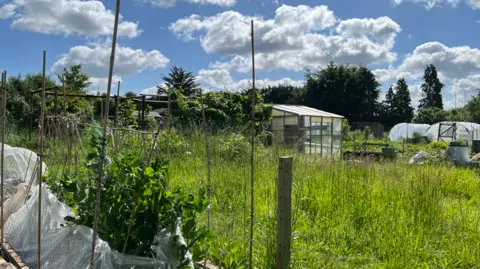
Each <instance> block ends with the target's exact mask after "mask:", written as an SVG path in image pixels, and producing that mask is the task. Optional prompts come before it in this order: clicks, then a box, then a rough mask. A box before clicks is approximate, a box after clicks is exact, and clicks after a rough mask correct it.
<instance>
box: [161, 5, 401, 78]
mask: <svg viewBox="0 0 480 269" xmlns="http://www.w3.org/2000/svg"><path fill="white" fill-rule="evenodd" d="M251 20H254V21H255V51H256V55H255V57H256V60H255V64H256V67H257V69H258V70H271V69H276V68H282V69H288V70H296V71H300V70H303V69H304V68H318V67H321V66H322V65H324V64H326V63H328V62H330V61H335V62H337V63H350V64H364V65H368V64H371V63H384V62H392V61H393V60H395V58H396V54H395V53H393V52H392V51H391V49H392V48H393V45H394V43H395V38H396V36H397V34H398V33H399V32H400V31H401V28H400V26H399V25H398V24H397V23H396V22H394V21H393V20H391V19H390V18H388V17H380V18H376V19H350V20H344V21H339V20H338V19H337V18H336V17H335V15H334V14H333V12H332V11H331V10H329V9H328V7H327V6H316V7H308V6H303V5H300V6H287V5H282V6H280V7H279V8H278V9H277V10H276V13H275V17H274V18H273V19H269V20H266V19H264V18H262V17H249V16H244V15H242V14H240V13H238V12H235V11H227V12H223V13H220V14H217V15H215V16H212V17H201V16H199V15H191V16H190V17H187V18H183V19H180V20H178V21H176V22H175V23H172V24H171V25H170V30H171V31H172V32H173V33H174V34H175V35H177V36H178V37H179V38H182V39H183V40H185V41H191V40H194V39H198V40H199V41H200V44H201V46H202V48H203V49H204V50H205V51H206V52H207V53H217V54H220V55H222V56H231V57H233V58H231V59H230V61H227V62H215V63H213V64H211V66H210V67H211V68H213V69H228V70H236V71H240V72H246V71H247V70H249V68H250V63H251V60H250V55H249V53H250V51H251V43H250V42H251V41H250V21H251ZM335 26H336V27H335ZM234 55H235V56H234Z"/></svg>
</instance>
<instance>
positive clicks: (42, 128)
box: [37, 50, 47, 269]
mask: <svg viewBox="0 0 480 269" xmlns="http://www.w3.org/2000/svg"><path fill="white" fill-rule="evenodd" d="M46 62H47V52H46V51H45V50H44V51H43V71H42V97H41V98H42V100H41V108H40V123H39V128H38V131H39V137H38V148H39V149H38V150H39V154H38V157H39V158H38V159H39V164H38V166H37V168H38V170H37V181H38V223H37V268H39V269H40V254H41V243H40V239H41V232H42V231H41V228H42V170H43V157H44V156H43V146H44V145H43V139H44V135H45V69H46V67H45V66H46Z"/></svg>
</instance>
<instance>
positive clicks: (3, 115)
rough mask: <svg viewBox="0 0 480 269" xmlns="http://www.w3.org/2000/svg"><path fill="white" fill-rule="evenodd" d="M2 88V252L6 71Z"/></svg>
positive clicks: (0, 220) (0, 240)
mask: <svg viewBox="0 0 480 269" xmlns="http://www.w3.org/2000/svg"><path fill="white" fill-rule="evenodd" d="M2 88H3V92H2V94H3V95H2V106H1V107H2V133H1V135H2V154H1V156H0V158H2V159H1V173H2V174H1V176H2V179H1V180H2V182H1V183H0V188H1V190H0V192H1V197H0V199H1V201H2V209H1V210H2V212H1V216H0V218H1V219H0V222H1V225H2V226H1V229H2V230H1V233H2V234H1V237H2V238H1V239H0V242H2V245H1V249H2V251H3V250H4V249H3V241H4V237H3V184H4V179H5V128H6V127H7V124H6V115H7V114H6V111H7V71H5V72H3V73H2Z"/></svg>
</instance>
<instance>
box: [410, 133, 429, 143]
mask: <svg viewBox="0 0 480 269" xmlns="http://www.w3.org/2000/svg"><path fill="white" fill-rule="evenodd" d="M425 142H426V140H425V137H424V136H423V135H422V134H421V133H417V132H415V133H413V137H412V138H408V139H407V143H409V144H424V143H425Z"/></svg>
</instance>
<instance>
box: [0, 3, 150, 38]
mask: <svg viewBox="0 0 480 269" xmlns="http://www.w3.org/2000/svg"><path fill="white" fill-rule="evenodd" d="M4 9H6V10H10V12H9V13H6V14H7V15H9V16H4V17H5V18H8V17H13V18H14V20H13V22H12V25H11V27H12V28H15V29H21V30H27V31H32V32H38V33H43V34H65V35H80V36H103V35H111V34H112V32H113V26H114V25H113V24H114V19H115V15H114V13H113V12H112V11H111V10H108V9H106V8H105V6H104V5H103V3H102V2H101V1H96V0H87V1H81V0H28V1H23V0H12V1H11V3H7V4H6V5H4V6H3V7H2V8H1V9H0V10H4ZM12 12H13V13H12ZM1 13H2V12H0V18H2V16H1ZM140 33H141V31H140V30H139V29H138V22H129V21H122V22H120V23H119V25H118V35H119V36H127V37H130V38H133V37H136V36H138V35H139V34H140Z"/></svg>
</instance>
